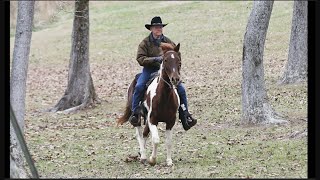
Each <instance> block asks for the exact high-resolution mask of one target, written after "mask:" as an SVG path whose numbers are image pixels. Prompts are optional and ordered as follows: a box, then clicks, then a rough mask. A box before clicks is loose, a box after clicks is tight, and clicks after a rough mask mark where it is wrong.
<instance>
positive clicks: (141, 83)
mask: <svg viewBox="0 0 320 180" xmlns="http://www.w3.org/2000/svg"><path fill="white" fill-rule="evenodd" d="M155 71H156V70H154V69H150V68H143V70H142V73H141V75H140V77H139V78H138V80H137V84H136V86H135V88H134V92H133V98H132V106H131V110H132V111H133V112H134V111H135V110H136V108H137V107H138V105H139V102H140V101H141V100H142V98H143V95H144V92H145V90H146V84H147V82H148V80H149V79H150V75H151V73H153V72H155Z"/></svg>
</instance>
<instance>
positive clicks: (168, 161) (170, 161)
mask: <svg viewBox="0 0 320 180" xmlns="http://www.w3.org/2000/svg"><path fill="white" fill-rule="evenodd" d="M167 166H169V167H171V166H173V163H172V160H171V159H168V160H167Z"/></svg>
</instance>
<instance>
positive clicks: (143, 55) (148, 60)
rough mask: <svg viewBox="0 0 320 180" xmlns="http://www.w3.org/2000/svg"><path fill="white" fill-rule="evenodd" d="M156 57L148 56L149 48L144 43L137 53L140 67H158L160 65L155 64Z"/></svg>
mask: <svg viewBox="0 0 320 180" xmlns="http://www.w3.org/2000/svg"><path fill="white" fill-rule="evenodd" d="M155 58H156V57H148V56H147V48H146V46H145V44H144V43H140V44H139V47H138V52H137V61H138V63H139V64H140V66H158V65H160V63H158V62H155Z"/></svg>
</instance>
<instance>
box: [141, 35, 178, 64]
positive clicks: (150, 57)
mask: <svg viewBox="0 0 320 180" xmlns="http://www.w3.org/2000/svg"><path fill="white" fill-rule="evenodd" d="M161 42H166V43H170V44H172V45H173V46H176V45H175V43H174V42H172V41H171V40H170V39H169V38H167V37H166V36H163V39H162V41H161ZM161 55H163V52H162V49H161V47H159V46H157V45H156V44H155V40H154V39H153V37H152V34H151V33H150V35H149V36H148V37H146V38H144V39H143V40H142V42H141V43H140V44H139V47H138V52H137V61H138V63H139V64H140V66H144V67H160V63H158V62H154V58H155V57H158V56H161Z"/></svg>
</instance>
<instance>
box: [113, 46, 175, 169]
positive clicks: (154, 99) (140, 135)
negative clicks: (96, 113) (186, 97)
mask: <svg viewBox="0 0 320 180" xmlns="http://www.w3.org/2000/svg"><path fill="white" fill-rule="evenodd" d="M160 47H161V48H162V51H163V62H162V64H161V66H160V70H159V73H160V75H159V76H158V77H156V78H155V79H154V80H153V81H152V83H151V84H150V85H149V87H148V89H147V91H146V93H145V97H144V99H143V107H144V111H142V112H141V115H142V116H144V117H145V118H146V119H145V120H146V126H145V127H144V130H143V129H142V126H141V119H142V118H141V116H140V118H139V120H140V122H139V124H140V125H139V126H136V135H137V139H138V142H139V146H140V155H141V157H140V161H141V162H142V163H145V162H146V160H147V156H146V141H147V138H148V135H149V132H151V138H152V145H153V150H152V154H151V156H150V158H149V161H148V162H149V164H150V165H152V166H153V165H155V164H156V157H157V147H158V144H159V140H160V139H159V134H158V129H157V125H158V123H159V122H164V123H166V132H165V135H166V148H167V159H166V163H167V165H168V166H172V165H173V163H172V159H171V151H172V128H173V126H174V124H175V122H176V113H177V110H178V107H179V105H180V99H179V95H178V92H177V89H176V87H177V85H178V84H179V83H180V81H181V80H180V68H181V55H180V52H179V48H180V43H179V44H178V45H177V46H176V47H173V46H172V45H171V44H168V43H161V45H160ZM136 83H137V78H135V79H134V80H133V82H132V83H131V84H130V87H129V89H128V101H127V105H126V109H125V113H124V115H123V116H122V117H121V118H119V119H118V120H117V123H118V125H119V124H123V123H124V122H126V121H128V119H129V117H130V113H131V111H130V108H131V102H132V96H133V91H134V87H135V85H136ZM142 130H143V132H142Z"/></svg>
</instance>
